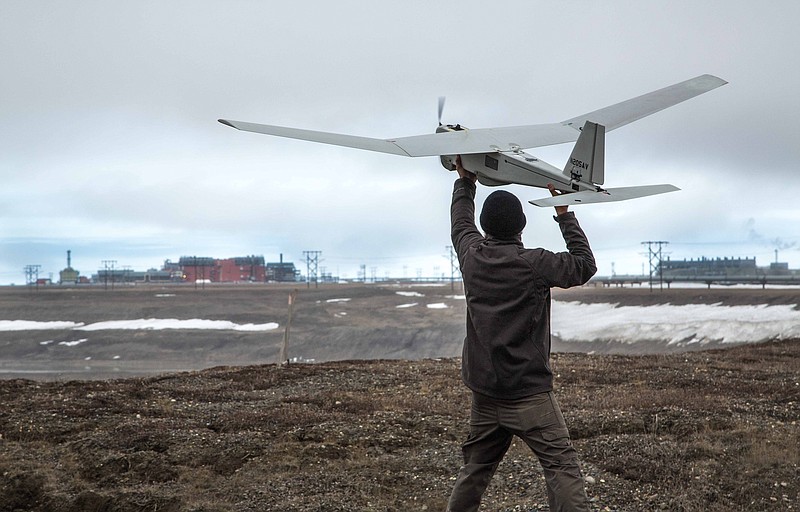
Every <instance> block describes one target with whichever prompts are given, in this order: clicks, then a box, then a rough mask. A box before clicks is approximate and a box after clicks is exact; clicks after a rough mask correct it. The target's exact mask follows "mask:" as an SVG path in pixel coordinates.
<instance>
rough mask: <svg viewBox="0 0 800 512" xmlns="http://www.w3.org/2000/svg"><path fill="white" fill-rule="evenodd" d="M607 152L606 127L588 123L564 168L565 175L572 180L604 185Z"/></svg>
mask: <svg viewBox="0 0 800 512" xmlns="http://www.w3.org/2000/svg"><path fill="white" fill-rule="evenodd" d="M605 152H606V128H605V126H603V125H601V124H597V123H593V122H591V121H586V123H585V124H584V125H583V128H581V134H580V136H578V141H577V142H576V143H575V147H574V148H572V154H571V155H569V160H567V165H565V166H564V175H565V176H567V177H568V178H570V179H572V180H583V181H589V182H591V183H594V184H595V185H602V184H603V181H604V180H605Z"/></svg>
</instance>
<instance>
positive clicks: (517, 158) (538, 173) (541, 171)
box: [436, 124, 601, 192]
mask: <svg viewBox="0 0 800 512" xmlns="http://www.w3.org/2000/svg"><path fill="white" fill-rule="evenodd" d="M462 130H467V128H465V127H463V126H461V125H458V124H457V125H440V126H438V127H437V128H436V133H443V132H452V131H462ZM440 160H441V162H442V166H443V167H444V168H445V169H447V170H448V171H455V169H456V155H441V156H440ZM461 161H462V163H463V164H464V168H466V169H468V170H469V171H470V172H473V173H475V174H476V175H477V176H478V181H479V182H480V183H481V184H482V185H486V186H489V187H500V186H503V185H512V184H518V185H527V186H530V187H539V188H547V185H548V184H549V183H552V184H553V186H555V188H556V190H560V191H562V192H568V191H569V192H579V191H583V190H591V191H597V190H601V189H600V187H598V186H597V185H594V184H592V183H589V182H586V181H583V180H580V179H570V178H568V177H567V176H565V175H564V173H563V172H562V170H561V169H559V168H557V167H555V166H552V165H550V164H548V163H547V162H545V161H543V160H539V159H538V158H536V157H535V156H533V155H530V154H528V153H526V152H524V151H522V150H519V149H518V150H515V151H496V152H493V153H474V154H466V155H461Z"/></svg>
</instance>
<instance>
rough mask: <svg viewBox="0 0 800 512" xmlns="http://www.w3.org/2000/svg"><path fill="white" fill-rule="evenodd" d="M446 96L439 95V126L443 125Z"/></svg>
mask: <svg viewBox="0 0 800 512" xmlns="http://www.w3.org/2000/svg"><path fill="white" fill-rule="evenodd" d="M444 100H445V97H444V96H439V126H442V112H444Z"/></svg>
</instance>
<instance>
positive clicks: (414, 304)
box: [395, 302, 419, 309]
mask: <svg viewBox="0 0 800 512" xmlns="http://www.w3.org/2000/svg"><path fill="white" fill-rule="evenodd" d="M417 304H419V303H418V302H411V303H409V304H399V305H397V306H395V308H397V309H403V308H413V307H414V306H416V305H417Z"/></svg>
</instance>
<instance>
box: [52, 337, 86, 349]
mask: <svg viewBox="0 0 800 512" xmlns="http://www.w3.org/2000/svg"><path fill="white" fill-rule="evenodd" d="M86 341H89V339H88V338H83V339H80V340H75V341H59V342H58V344H59V345H64V346H65V347H76V346H78V345H80V344H81V343H84V342H86Z"/></svg>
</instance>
